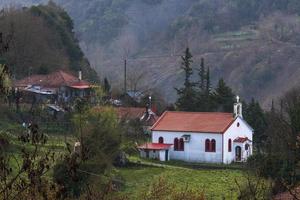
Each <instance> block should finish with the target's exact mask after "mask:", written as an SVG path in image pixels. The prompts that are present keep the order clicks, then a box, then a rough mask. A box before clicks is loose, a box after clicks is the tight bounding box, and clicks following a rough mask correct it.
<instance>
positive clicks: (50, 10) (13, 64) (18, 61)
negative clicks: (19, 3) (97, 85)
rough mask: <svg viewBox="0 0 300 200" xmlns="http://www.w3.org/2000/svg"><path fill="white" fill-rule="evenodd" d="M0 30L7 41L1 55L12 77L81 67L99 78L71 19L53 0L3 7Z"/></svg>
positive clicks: (88, 74) (88, 76)
mask: <svg viewBox="0 0 300 200" xmlns="http://www.w3.org/2000/svg"><path fill="white" fill-rule="evenodd" d="M0 30H1V32H2V33H3V35H4V40H8V41H10V42H9V51H8V52H7V53H6V54H4V55H3V59H4V60H5V62H6V63H7V64H8V66H9V67H10V70H11V72H12V74H13V75H14V76H15V78H22V77H24V76H27V75H28V74H33V73H42V74H45V73H50V72H52V71H55V70H58V69H64V70H70V71H78V70H79V69H82V71H83V73H84V75H85V78H87V79H90V80H93V81H95V80H97V79H98V78H97V76H96V75H95V71H94V70H92V69H91V67H90V66H89V63H88V61H87V59H85V58H84V55H83V53H82V51H81V49H80V47H79V44H78V42H77V40H76V39H75V36H74V33H73V23H72V20H71V19H70V17H69V16H68V14H67V13H66V12H65V11H63V10H62V9H61V8H59V7H57V6H56V5H55V4H49V5H47V6H33V7H30V8H23V9H8V10H5V11H4V12H3V13H2V15H1V18H0Z"/></svg>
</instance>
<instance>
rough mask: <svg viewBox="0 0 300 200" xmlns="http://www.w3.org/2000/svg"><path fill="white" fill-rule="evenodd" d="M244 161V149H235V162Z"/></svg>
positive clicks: (238, 147)
mask: <svg viewBox="0 0 300 200" xmlns="http://www.w3.org/2000/svg"><path fill="white" fill-rule="evenodd" d="M241 160H242V148H241V147H240V146H237V147H235V161H238V162H239V161H241Z"/></svg>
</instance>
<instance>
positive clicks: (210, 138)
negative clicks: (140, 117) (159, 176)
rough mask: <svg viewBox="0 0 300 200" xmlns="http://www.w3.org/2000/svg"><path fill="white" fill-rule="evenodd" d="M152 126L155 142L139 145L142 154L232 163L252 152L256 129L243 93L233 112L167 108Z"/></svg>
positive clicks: (245, 158)
mask: <svg viewBox="0 0 300 200" xmlns="http://www.w3.org/2000/svg"><path fill="white" fill-rule="evenodd" d="M151 130H152V143H146V144H143V145H141V146H139V147H138V148H139V150H140V155H141V157H145V158H152V159H157V160H160V161H168V160H182V161H186V162H203V163H204V162H206V163H224V164H229V163H231V162H244V161H246V160H247V158H248V157H249V156H250V155H251V154H252V149H253V148H252V146H253V144H252V136H253V129H252V128H251V127H250V125H249V124H248V123H247V122H246V121H245V120H244V119H243V115H242V103H241V102H239V97H237V102H236V103H235V104H234V112H233V113H220V112H171V111H166V112H164V113H163V115H162V116H161V117H160V118H159V119H158V120H157V122H156V123H155V124H154V125H153V126H152V128H151Z"/></svg>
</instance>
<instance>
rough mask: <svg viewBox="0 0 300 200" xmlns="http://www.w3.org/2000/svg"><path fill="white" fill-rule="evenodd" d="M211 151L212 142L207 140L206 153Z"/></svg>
mask: <svg viewBox="0 0 300 200" xmlns="http://www.w3.org/2000/svg"><path fill="white" fill-rule="evenodd" d="M209 151H210V141H209V139H206V140H205V152H209Z"/></svg>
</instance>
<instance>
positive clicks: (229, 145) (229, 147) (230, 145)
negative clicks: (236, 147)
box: [228, 139, 232, 152]
mask: <svg viewBox="0 0 300 200" xmlns="http://www.w3.org/2000/svg"><path fill="white" fill-rule="evenodd" d="M231 143H232V142H231V139H229V140H228V152H231V148H232V144H231Z"/></svg>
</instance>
